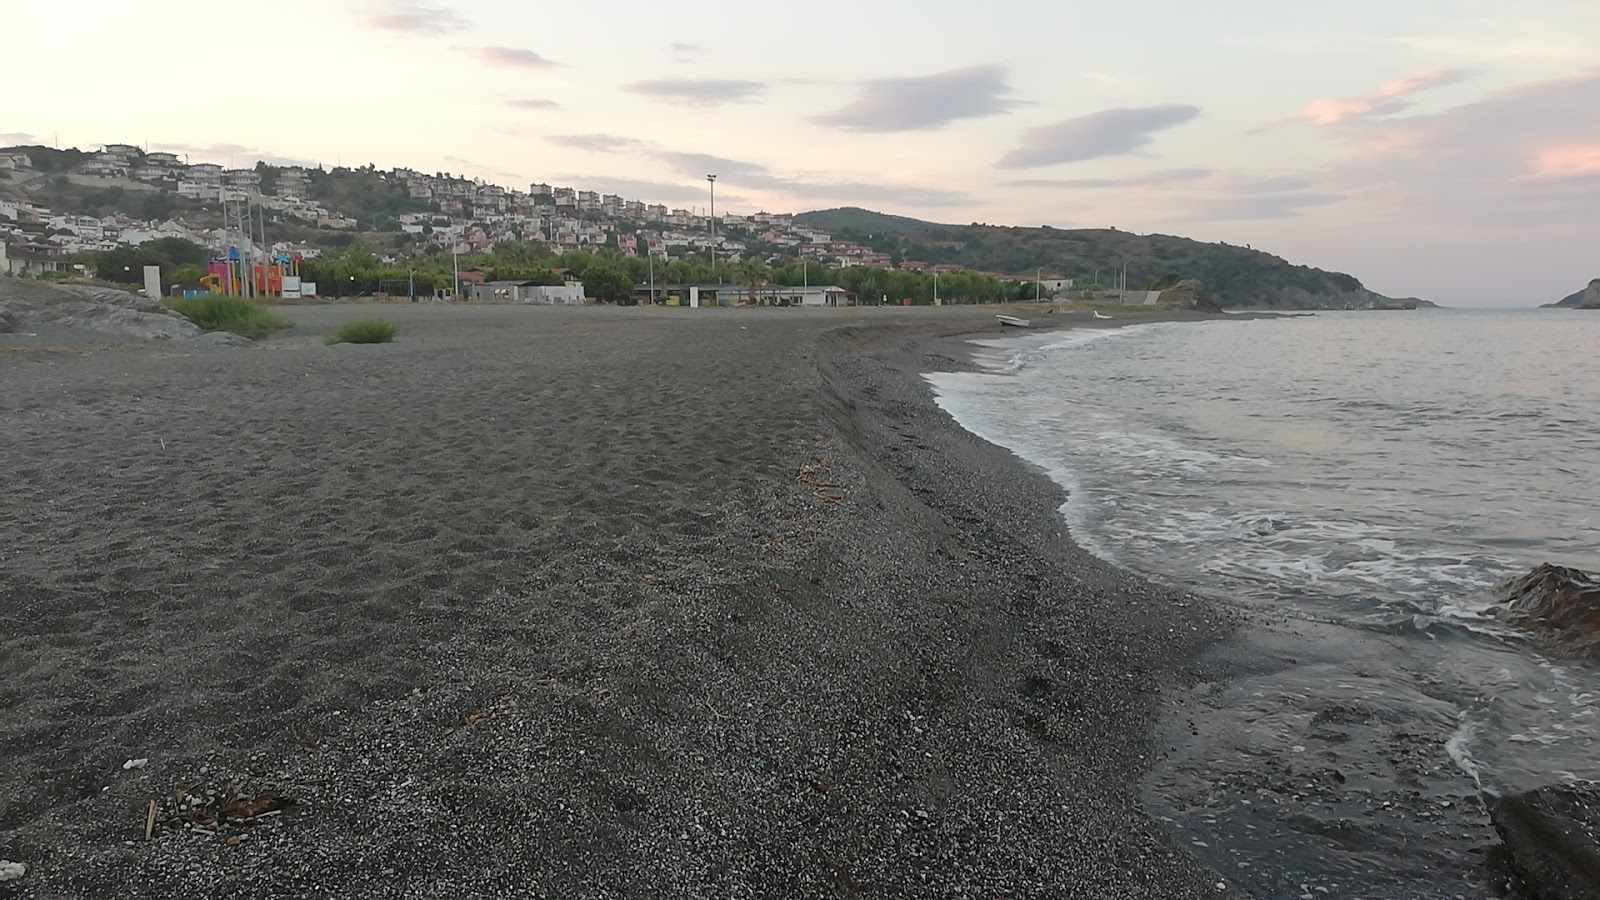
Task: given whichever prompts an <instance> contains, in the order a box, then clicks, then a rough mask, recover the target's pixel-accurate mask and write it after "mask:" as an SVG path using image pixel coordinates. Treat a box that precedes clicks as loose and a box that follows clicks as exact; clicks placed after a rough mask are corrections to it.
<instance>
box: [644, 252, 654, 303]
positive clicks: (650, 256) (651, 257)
mask: <svg viewBox="0 0 1600 900" xmlns="http://www.w3.org/2000/svg"><path fill="white" fill-rule="evenodd" d="M644 255H645V258H646V259H647V260H649V261H650V300H649V302H648V303H647V304H646V305H648V306H654V305H655V304H656V251H655V248H654V247H651V246H650V239H649V238H646V239H645V244H644Z"/></svg>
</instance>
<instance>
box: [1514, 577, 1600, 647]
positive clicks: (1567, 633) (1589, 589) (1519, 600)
mask: <svg viewBox="0 0 1600 900" xmlns="http://www.w3.org/2000/svg"><path fill="white" fill-rule="evenodd" d="M1498 593H1499V596H1500V602H1501V606H1500V607H1498V608H1497V609H1496V610H1495V616H1496V617H1497V618H1499V619H1500V620H1501V621H1503V622H1506V623H1508V624H1511V625H1515V626H1516V627H1518V628H1522V629H1525V630H1527V631H1531V632H1533V633H1534V634H1535V635H1536V636H1537V637H1538V638H1539V640H1540V641H1541V642H1542V643H1543V644H1545V645H1546V646H1548V647H1550V648H1552V649H1554V650H1558V651H1560V652H1562V653H1566V654H1570V655H1573V656H1579V657H1583V658H1585V659H1587V660H1589V661H1590V662H1600V582H1596V581H1595V580H1594V579H1593V578H1591V577H1590V576H1588V575H1586V574H1584V573H1583V572H1580V571H1578V570H1577V569H1569V568H1567V567H1566V566H1553V565H1550V564H1549V563H1545V564H1544V565H1542V566H1539V567H1537V568H1535V569H1534V570H1533V571H1531V572H1529V573H1528V574H1526V575H1521V576H1518V577H1516V578H1512V579H1509V580H1507V581H1504V582H1502V583H1501V584H1500V587H1499V588H1498Z"/></svg>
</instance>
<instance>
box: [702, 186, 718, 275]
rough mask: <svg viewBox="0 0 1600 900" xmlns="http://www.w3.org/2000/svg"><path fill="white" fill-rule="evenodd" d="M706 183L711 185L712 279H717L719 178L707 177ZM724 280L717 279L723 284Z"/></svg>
mask: <svg viewBox="0 0 1600 900" xmlns="http://www.w3.org/2000/svg"><path fill="white" fill-rule="evenodd" d="M706 181H708V182H710V183H711V277H712V278H717V176H715V175H707V176H706ZM721 283H722V279H720V278H718V279H717V284H721Z"/></svg>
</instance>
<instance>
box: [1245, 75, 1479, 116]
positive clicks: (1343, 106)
mask: <svg viewBox="0 0 1600 900" xmlns="http://www.w3.org/2000/svg"><path fill="white" fill-rule="evenodd" d="M1469 77H1471V73H1469V72H1465V71H1462V70H1460V69H1431V70H1429V71H1426V72H1416V73H1413V74H1411V75H1406V76H1404V77H1402V78H1397V79H1395V80H1394V81H1390V82H1388V83H1386V84H1383V85H1380V86H1378V88H1377V89H1376V90H1372V91H1368V92H1367V93H1365V94H1362V95H1360V96H1359V97H1324V98H1322V99H1320V100H1313V101H1311V102H1310V103H1307V104H1306V105H1305V106H1304V107H1302V108H1301V110H1300V111H1299V112H1298V113H1296V114H1295V115H1292V116H1289V117H1287V118H1284V119H1280V120H1278V121H1277V122H1275V123H1273V124H1277V125H1283V124H1288V123H1290V122H1297V121H1300V122H1309V123H1311V124H1313V125H1341V124H1344V123H1346V122H1355V121H1360V120H1364V119H1372V118H1376V117H1378V116H1387V115H1393V114H1395V113H1399V112H1404V111H1405V110H1407V109H1410V108H1411V106H1412V103H1413V101H1412V99H1411V98H1413V97H1415V96H1416V95H1418V94H1420V93H1423V92H1424V91H1431V90H1433V89H1435V88H1440V87H1445V86H1446V85H1451V84H1456V83H1458V82H1461V81H1464V80H1466V79H1467V78H1469Z"/></svg>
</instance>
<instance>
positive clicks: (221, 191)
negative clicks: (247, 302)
mask: <svg viewBox="0 0 1600 900" xmlns="http://www.w3.org/2000/svg"><path fill="white" fill-rule="evenodd" d="M217 198H218V199H219V200H221V201H222V261H223V263H225V264H226V265H227V267H228V282H227V284H224V285H223V286H222V293H224V294H226V295H229V296H231V295H232V294H233V260H232V259H230V258H229V256H228V189H227V188H225V187H222V188H218V189H217Z"/></svg>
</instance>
